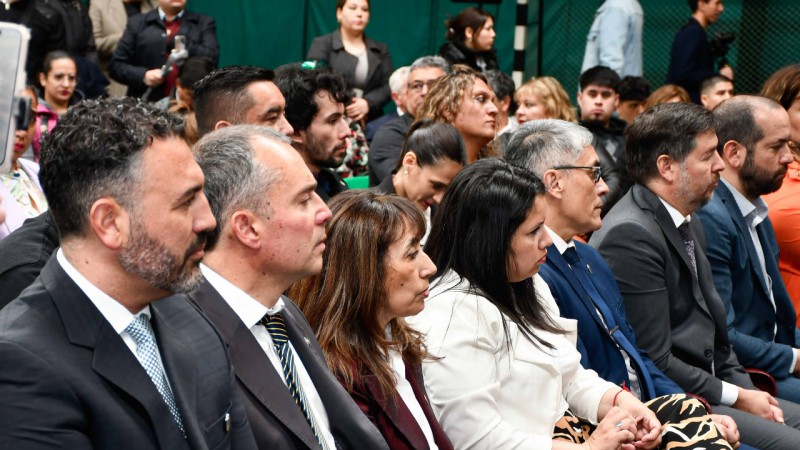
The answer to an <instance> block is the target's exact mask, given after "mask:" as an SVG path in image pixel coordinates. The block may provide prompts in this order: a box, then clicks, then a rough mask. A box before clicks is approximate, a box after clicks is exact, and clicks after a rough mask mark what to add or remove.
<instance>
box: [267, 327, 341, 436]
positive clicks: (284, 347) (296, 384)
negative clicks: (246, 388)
mask: <svg viewBox="0 0 800 450" xmlns="http://www.w3.org/2000/svg"><path fill="white" fill-rule="evenodd" d="M259 323H260V324H261V325H264V327H266V329H267V331H269V335H270V336H272V346H273V347H275V351H276V352H278V356H280V358H281V367H282V368H283V378H284V379H285V380H286V386H287V387H288V388H289V393H290V394H292V398H294V402H295V403H297V406H298V407H299V408H300V411H302V412H303V416H305V418H306V420H307V421H308V424H309V425H310V426H311V431H312V432H313V433H314V436H315V437H316V438H317V441H319V445H321V446H322V448H323V449H326V450H328V449H329V447H328V442H327V441H326V440H325V439H324V438H323V437H322V435H321V434H320V433H319V431H318V430H319V425H317V421H316V419H314V414H312V412H311V408H310V407H309V405H308V400H307V399H306V394H305V393H304V392H303V386H302V385H301V384H300V380H299V379H298V375H297V370H296V368H295V365H294V353H293V352H292V347H291V346H289V335H288V334H287V333H286V323H285V322H284V321H283V316H282V315H281V313H276V314H273V315H269V314H267V315H266V316H264V317H263V318H262V319H261V320H260V321H259Z"/></svg>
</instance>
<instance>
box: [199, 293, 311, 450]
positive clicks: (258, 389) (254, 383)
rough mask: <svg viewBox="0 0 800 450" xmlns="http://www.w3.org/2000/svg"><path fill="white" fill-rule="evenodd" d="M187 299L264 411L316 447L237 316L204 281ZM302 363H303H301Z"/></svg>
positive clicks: (278, 379) (280, 379)
mask: <svg viewBox="0 0 800 450" xmlns="http://www.w3.org/2000/svg"><path fill="white" fill-rule="evenodd" d="M191 296H192V299H193V300H194V301H196V302H197V304H198V305H199V306H200V308H201V309H202V310H203V312H204V313H205V314H206V315H207V316H208V318H209V319H211V321H212V322H213V323H214V325H216V327H217V329H218V330H219V331H220V333H221V334H222V336H223V338H224V339H225V340H226V341H227V342H228V348H229V352H230V355H231V362H232V363H233V368H234V372H235V373H236V378H238V379H239V381H240V382H241V383H242V385H244V387H245V388H246V389H247V390H248V391H250V393H251V394H252V395H253V396H254V397H255V398H256V399H258V401H259V402H260V403H261V406H262V407H263V408H264V409H266V410H268V411H269V412H270V413H271V414H272V415H273V416H275V418H276V419H277V420H279V421H280V422H281V423H282V424H283V426H285V427H286V428H287V429H288V430H290V431H291V432H292V433H294V434H295V435H296V436H297V437H298V438H299V439H300V440H302V441H303V442H304V443H305V444H306V445H307V446H308V447H309V448H319V442H318V441H317V438H316V437H315V436H314V433H313V432H312V431H311V427H309V426H308V422H307V421H306V418H305V417H304V416H303V413H302V411H300V408H299V407H298V406H297V404H296V403H295V402H294V399H293V398H292V395H291V394H290V393H289V389H288V388H287V387H286V384H285V383H284V381H283V376H282V375H280V374H278V372H277V371H276V370H275V366H273V365H272V363H271V362H270V360H269V358H268V357H267V355H266V354H265V353H264V349H263V348H261V345H259V343H258V341H256V338H255V337H254V336H253V333H252V332H251V331H250V330H249V329H247V328H246V327H245V325H244V323H242V321H241V320H240V319H239V316H237V315H236V313H235V312H234V311H233V309H231V307H230V306H228V304H227V303H226V302H225V300H224V299H223V298H222V296H221V295H219V293H218V292H217V291H216V289H214V287H213V286H211V284H210V283H209V282H208V281H203V283H202V284H201V285H200V287H199V288H198V289H197V291H195V292H194V293H192V295H191ZM296 347H297V345H295V348H296ZM303 364H304V365H305V364H306V362H305V360H303Z"/></svg>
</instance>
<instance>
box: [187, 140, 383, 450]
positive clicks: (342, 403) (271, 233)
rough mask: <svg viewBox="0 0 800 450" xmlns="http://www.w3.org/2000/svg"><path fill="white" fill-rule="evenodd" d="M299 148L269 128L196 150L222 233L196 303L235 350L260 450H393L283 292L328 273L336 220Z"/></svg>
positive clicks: (213, 243)
mask: <svg viewBox="0 0 800 450" xmlns="http://www.w3.org/2000/svg"><path fill="white" fill-rule="evenodd" d="M289 142H290V140H289V138H288V137H286V136H284V135H282V134H280V133H278V132H276V131H274V130H271V129H268V128H266V127H258V126H252V125H235V126H230V127H226V128H223V129H221V130H217V131H214V132H212V133H209V134H208V135H206V136H205V137H204V138H203V139H202V140H201V141H200V142H199V143H198V144H197V146H196V147H195V153H196V157H197V159H198V163H199V164H200V167H201V168H202V169H203V172H204V173H205V175H206V194H207V196H208V198H209V203H210V204H211V209H212V210H213V211H214V214H215V216H216V217H217V218H218V221H217V223H218V226H217V229H216V231H215V232H214V234H213V236H212V238H211V239H210V240H209V252H208V255H207V256H206V258H205V260H204V265H203V266H201V268H202V271H203V274H204V275H205V279H206V280H205V281H204V282H203V283H202V285H201V286H200V287H199V289H197V290H196V291H194V292H192V293H191V294H190V295H189V297H190V299H191V301H193V302H194V303H196V304H197V305H198V306H199V307H200V308H201V309H202V310H203V312H205V313H206V314H207V315H208V317H209V318H210V319H211V321H212V322H214V324H215V325H216V326H217V328H218V329H219V330H220V333H221V334H222V336H223V339H225V341H226V343H227V344H228V346H229V348H230V352H231V358H232V360H233V363H234V369H235V371H236V378H237V387H238V390H239V392H240V395H241V397H242V399H243V401H244V403H245V408H246V410H247V415H248V418H249V420H250V422H251V423H252V424H253V430H254V433H255V436H256V441H257V443H258V446H259V447H260V448H264V449H266V448H281V449H319V448H323V449H331V450H332V449H334V448H343V449H357V448H358V449H361V448H369V449H386V448H388V447H387V445H386V443H385V442H384V440H383V437H382V436H381V434H380V433H379V432H378V430H377V428H375V427H374V426H373V425H372V423H371V422H370V421H369V419H368V418H367V417H366V416H365V415H364V414H363V413H362V412H361V410H360V409H359V408H358V407H357V406H356V404H355V402H353V400H352V399H351V398H350V396H349V395H348V394H347V392H346V391H345V390H344V388H342V386H341V385H340V384H339V382H338V381H337V380H336V378H334V376H333V375H332V374H331V372H330V371H329V370H328V368H327V366H326V364H325V359H324V357H323V354H322V350H321V349H320V347H319V344H318V343H317V340H316V338H315V337H314V332H313V331H312V330H311V327H310V326H309V325H308V323H307V322H306V320H305V318H304V317H303V314H302V313H301V312H300V310H299V309H298V308H297V306H295V304H294V303H292V301H291V300H289V299H288V298H286V297H284V296H282V295H281V293H282V292H283V291H285V290H286V289H287V288H288V287H289V286H290V285H291V284H292V283H294V282H295V281H298V280H300V279H301V278H303V277H305V276H308V275H311V274H314V273H317V272H319V270H320V269H321V268H322V252H323V250H324V249H325V223H326V222H327V221H328V219H330V217H331V212H330V210H329V209H328V208H327V206H325V203H324V202H323V201H322V199H321V198H320V197H319V196H318V195H317V194H316V193H315V192H314V189H315V188H316V182H315V181H314V177H313V176H312V175H311V172H310V171H309V169H308V168H307V167H306V165H305V164H304V163H303V159H302V158H301V157H300V154H299V153H297V151H296V150H294V149H293V148H292V146H291V145H290V144H289ZM275 318H282V321H283V322H284V324H285V328H286V329H285V330H283V331H282V332H281V333H277V332H276V331H275V328H274V327H273V325H272V324H273V323H274V319H275ZM281 334H282V335H283V337H281ZM287 337H288V342H285V343H283V344H282V341H286V338H287ZM287 347H289V350H287ZM289 365H294V367H295V369H296V370H294V371H291V373H290V372H289V371H287V370H286V369H285V367H288V366H289Z"/></svg>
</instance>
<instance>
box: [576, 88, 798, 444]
mask: <svg viewBox="0 0 800 450" xmlns="http://www.w3.org/2000/svg"><path fill="white" fill-rule="evenodd" d="M716 126H717V125H716V121H715V119H714V116H713V115H712V114H711V113H710V112H709V111H706V110H704V109H703V108H702V107H700V106H697V105H689V104H665V105H659V106H657V107H655V108H653V109H651V110H649V111H647V112H645V113H643V114H642V115H641V116H639V118H637V119H636V121H635V122H634V123H633V124H632V125H631V126H630V128H629V129H628V131H627V136H626V137H627V147H626V151H627V153H628V164H629V170H630V173H631V176H632V178H633V179H634V181H635V183H636V184H635V185H634V187H633V188H632V189H631V190H630V192H628V194H626V195H625V196H624V197H623V198H622V199H621V200H620V201H619V203H617V204H616V206H615V207H614V208H613V209H612V210H611V211H610V212H609V214H608V215H607V216H606V217H605V219H604V220H603V226H602V228H601V229H600V230H599V231H598V232H596V233H595V234H594V235H593V236H592V239H591V241H590V244H592V245H593V246H595V247H596V248H597V249H598V250H599V251H600V253H601V254H602V255H603V257H605V259H606V260H607V261H608V263H609V265H610V266H611V269H612V271H613V272H614V275H615V277H616V279H617V283H618V285H619V288H620V291H621V293H622V296H623V300H624V303H625V310H626V312H627V314H628V318H629V319H630V323H631V325H633V327H634V329H635V331H636V337H637V340H638V342H639V345H641V346H642V348H643V349H644V350H646V351H647V353H648V354H649V355H650V357H651V358H652V360H653V361H654V362H655V363H656V366H658V368H659V369H661V370H662V371H663V372H664V374H666V375H667V376H668V377H670V378H671V379H672V380H674V381H675V382H677V383H678V385H679V386H681V388H683V389H685V390H686V391H687V392H692V393H694V394H699V395H702V396H703V397H705V398H706V400H708V401H709V403H711V404H712V405H713V408H714V412H715V413H721V414H726V415H730V416H732V417H733V418H734V419H735V420H736V423H737V424H738V425H739V430H740V432H741V437H742V442H746V443H748V444H750V445H753V446H755V447H759V448H769V449H787V450H788V449H793V448H797V442H798V439H800V431H798V429H800V406H798V405H796V404H794V403H791V402H787V401H781V403H780V405H779V404H778V401H777V400H775V399H774V398H773V397H771V396H770V395H769V394H767V393H765V392H761V391H757V390H755V388H754V387H753V384H752V382H751V381H750V379H749V377H748V375H747V374H746V373H745V371H744V369H743V368H742V366H741V365H740V364H739V361H738V360H737V358H736V354H735V353H734V351H733V348H732V347H731V344H730V341H729V340H728V335H727V327H726V321H725V309H724V306H723V304H722V301H721V300H720V298H719V295H718V294H717V291H716V289H715V287H714V280H713V278H712V273H711V267H710V265H709V263H708V259H707V258H706V254H705V248H706V246H705V238H704V232H703V225H702V223H701V221H700V220H699V219H697V218H695V217H694V216H693V213H694V212H695V211H697V210H698V209H700V207H702V206H703V204H704V203H706V202H708V200H709V199H710V198H711V196H712V194H713V192H714V189H715V188H716V186H717V182H718V180H719V172H720V171H722V169H723V168H724V165H723V163H722V160H721V159H720V156H719V154H718V153H717V151H716V146H717V137H716V134H715V129H716ZM784 421H785V423H786V424H787V425H789V426H784V425H782V423H783V422H784Z"/></svg>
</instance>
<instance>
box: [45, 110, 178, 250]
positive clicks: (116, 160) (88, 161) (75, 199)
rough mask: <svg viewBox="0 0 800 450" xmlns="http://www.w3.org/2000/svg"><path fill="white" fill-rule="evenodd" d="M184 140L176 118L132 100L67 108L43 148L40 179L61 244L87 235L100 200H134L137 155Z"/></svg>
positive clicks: (126, 204)
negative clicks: (159, 142)
mask: <svg viewBox="0 0 800 450" xmlns="http://www.w3.org/2000/svg"><path fill="white" fill-rule="evenodd" d="M171 137H177V138H181V139H184V121H183V119H182V118H181V117H179V116H177V115H175V114H173V113H170V112H167V111H162V110H161V109H159V108H158V107H156V106H155V105H154V104H151V103H147V102H144V101H142V100H140V99H135V98H131V97H122V98H105V99H100V100H84V101H82V102H81V103H78V104H77V105H75V106H72V107H70V108H69V109H68V110H67V112H66V113H65V114H64V115H63V116H61V118H60V119H58V124H57V125H56V127H55V128H53V131H52V132H51V133H49V134H48V135H47V137H46V138H45V140H44V142H43V144H42V155H41V159H40V160H39V166H40V170H39V180H40V181H41V184H42V189H43V190H44V193H45V196H46V197H47V203H48V204H49V205H50V212H51V213H52V214H53V218H54V219H55V222H56V225H57V226H58V231H59V234H60V235H61V239H62V240H63V239H64V238H65V237H68V236H81V235H83V234H84V233H85V232H86V231H88V228H87V227H88V218H89V210H90V209H91V207H92V204H93V203H94V202H95V201H96V200H97V199H98V198H100V197H106V196H109V197H113V198H114V199H116V200H117V202H118V203H119V204H120V205H122V206H123V207H125V208H130V207H132V206H133V204H134V202H135V201H136V195H137V194H138V190H137V189H136V184H137V182H138V180H139V177H140V173H139V172H140V163H141V157H142V153H143V151H144V150H145V149H147V148H148V147H149V146H150V145H152V144H153V141H154V140H155V139H167V138H171Z"/></svg>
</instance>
